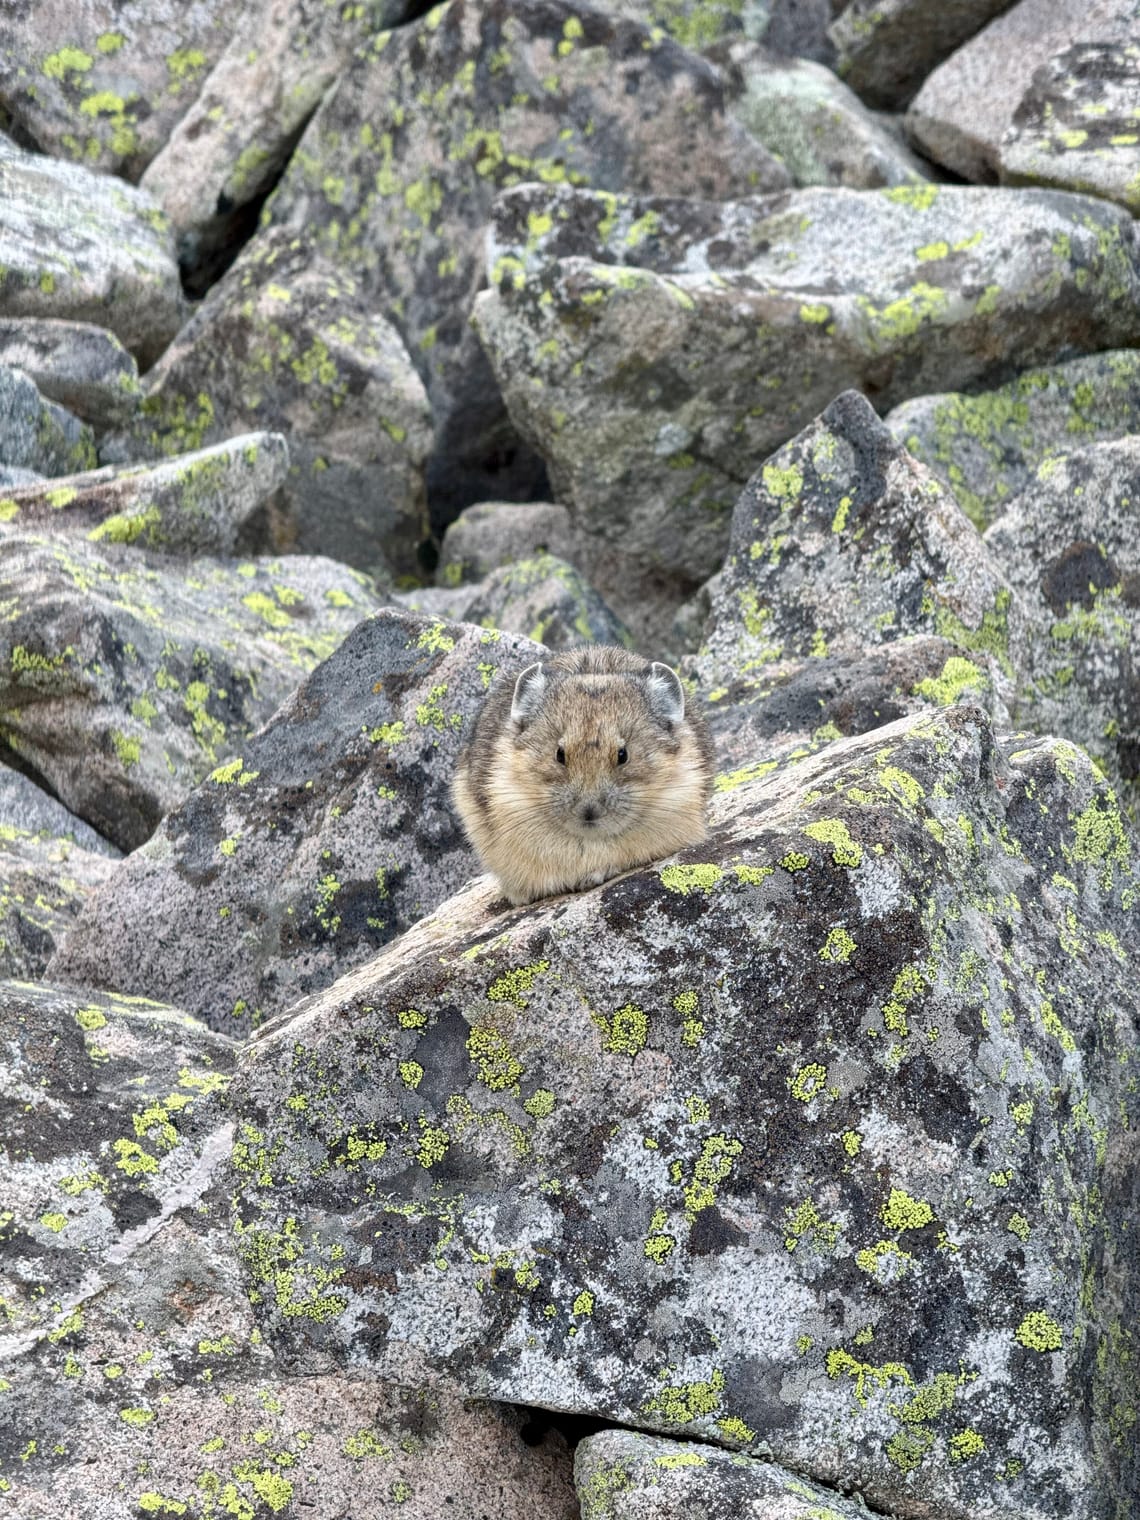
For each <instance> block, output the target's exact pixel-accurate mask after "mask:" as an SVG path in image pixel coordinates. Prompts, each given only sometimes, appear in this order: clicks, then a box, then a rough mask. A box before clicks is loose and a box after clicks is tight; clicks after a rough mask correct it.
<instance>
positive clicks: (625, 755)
mask: <svg viewBox="0 0 1140 1520" xmlns="http://www.w3.org/2000/svg"><path fill="white" fill-rule="evenodd" d="M628 759H629V750H627V749H626V747H625V745H624V744H623V745H622V747H621V749H619V750H618V764H619V765H624V764H625V762H626V761H627V760H628Z"/></svg>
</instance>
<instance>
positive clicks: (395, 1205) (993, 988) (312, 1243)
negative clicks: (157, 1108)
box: [232, 707, 1140, 1520]
mask: <svg viewBox="0 0 1140 1520" xmlns="http://www.w3.org/2000/svg"><path fill="white" fill-rule="evenodd" d="M1138 887H1140V879H1138V874H1137V856H1136V845H1135V842H1134V841H1133V840H1132V839H1131V838H1130V836H1129V834H1128V832H1127V830H1126V825H1125V823H1124V821H1123V820H1122V818H1121V816H1120V813H1119V811H1118V809H1117V807H1116V805H1115V803H1114V800H1113V797H1112V794H1111V792H1110V791H1109V790H1108V789H1107V788H1106V787H1105V786H1104V785H1103V784H1102V783H1101V782H1099V781H1098V779H1097V777H1096V775H1095V773H1094V772H1093V770H1092V768H1091V766H1090V765H1089V763H1088V761H1087V759H1086V758H1085V757H1084V756H1083V755H1082V754H1081V752H1080V751H1079V750H1077V749H1075V748H1074V747H1073V746H1071V745H1068V744H1066V743H1063V742H1061V741H1057V740H1033V739H1026V738H1024V737H1019V738H1017V739H1015V740H1014V741H1013V742H1012V743H1011V744H1009V745H1004V744H1002V745H999V744H997V743H995V740H994V736H993V733H992V731H991V730H990V728H989V725H988V724H987V723H986V721H985V720H984V718H983V716H982V714H981V713H980V711H979V710H978V709H976V708H971V707H960V708H956V709H951V710H949V711H947V712H945V713H942V714H938V715H934V716H931V715H929V714H922V715H917V716H913V717H909V718H905V719H903V720H902V721H901V722H899V723H897V724H893V725H890V726H888V727H886V728H881V729H878V730H876V731H875V732H874V733H873V734H870V735H866V736H864V737H861V738H857V739H848V740H842V741H840V742H838V743H835V744H833V745H831V746H829V747H828V748H827V749H826V750H824V751H823V752H821V753H820V754H818V755H816V756H813V757H808V758H805V759H803V760H802V761H801V762H800V763H799V764H798V765H797V766H795V767H790V768H788V769H787V770H786V771H782V772H780V773H779V774H778V775H774V776H772V777H769V778H765V779H763V780H759V781H752V782H745V783H743V784H742V785H740V786H738V787H736V788H735V789H733V790H732V791H729V792H727V793H724V794H721V795H719V796H718V797H717V798H715V799H714V802H713V805H712V830H711V834H710V837H709V839H708V840H707V841H706V843H705V844H703V845H701V846H696V847H694V848H692V849H690V850H687V851H685V852H684V853H683V854H682V856H681V857H679V858H675V859H673V860H668V861H664V862H661V863H660V864H659V865H655V866H652V867H648V868H645V869H642V870H639V871H636V872H632V873H629V874H627V875H625V876H623V877H620V878H617V879H616V880H614V881H611V882H609V883H607V884H605V885H603V886H602V887H600V888H597V889H595V890H593V891H591V892H587V893H583V894H581V895H577V896H571V897H562V898H555V899H552V900H550V901H548V902H545V903H542V904H539V905H537V906H534V907H531V908H529V909H525V910H516V911H511V912H503V911H500V906H501V905H500V903H499V902H498V900H497V898H496V892H495V889H494V888H493V887H491V886H485V885H475V886H473V887H472V888H471V889H469V890H468V891H467V892H466V893H464V894H462V895H460V896H458V897H456V898H453V899H452V900H451V901H449V902H448V903H447V904H446V905H445V906H444V907H442V908H441V909H440V910H439V911H438V912H437V913H436V914H435V915H434V916H432V917H431V918H429V919H426V920H424V921H423V922H421V923H420V924H417V925H416V926H415V927H413V928H412V929H411V930H409V932H408V933H407V934H405V935H404V936H403V937H402V938H401V939H400V940H399V941H398V942H397V943H396V944H394V945H392V946H390V947H389V948H388V949H387V950H386V951H385V952H383V953H382V954H381V955H380V956H379V957H377V958H376V959H375V960H373V961H371V962H368V963H366V964H364V965H362V966H360V967H358V968H356V969H355V970H353V971H352V972H350V973H349V974H348V975H347V976H345V977H344V978H342V979H341V980H340V981H339V982H338V983H336V984H334V986H333V987H331V988H329V989H328V990H327V991H325V992H324V993H321V994H319V995H317V996H316V997H314V998H312V999H310V1000H309V1001H308V1002H307V1003H305V1004H303V1005H302V1006H301V1007H300V1008H298V1009H297V1010H296V1011H295V1012H294V1013H292V1014H290V1015H283V1016H282V1017H281V1018H279V1019H278V1020H276V1021H274V1022H273V1023H271V1024H269V1025H267V1026H266V1027H265V1029H264V1030H262V1031H261V1032H259V1033H258V1034H257V1035H255V1037H254V1039H253V1041H252V1042H251V1044H250V1045H249V1046H247V1048H246V1050H245V1051H244V1052H243V1055H242V1058H241V1062H240V1070H239V1074H238V1077H237V1079H236V1082H235V1086H234V1089H233V1090H232V1097H233V1102H234V1104H235V1114H236V1116H237V1119H238V1122H239V1125H240V1126H241V1137H242V1144H241V1145H240V1146H239V1147H238V1148H237V1149H236V1151H235V1156H234V1162H235V1170H234V1183H235V1188H236V1206H237V1210H238V1217H239V1225H238V1249H239V1251H240V1253H241V1256H242V1259H243V1262H244V1270H245V1276H246V1281H247V1283H248V1286H249V1289H250V1293H251V1297H252V1299H253V1302H254V1305H255V1313H256V1315H257V1318H258V1322H259V1325H260V1327H261V1330H262V1333H263V1334H264V1335H265V1336H266V1338H267V1340H268V1341H269V1343H270V1344H271V1345H273V1346H274V1347H275V1348H277V1350H278V1351H279V1354H281V1355H285V1356H289V1357H291V1358H295V1359H296V1365H297V1367H298V1369H307V1370H309V1371H311V1372H317V1371H319V1370H321V1369H327V1368H328V1367H330V1366H334V1365H338V1364H344V1363H347V1362H351V1363H352V1364H354V1365H357V1366H359V1365H361V1364H362V1363H367V1365H369V1366H370V1367H371V1368H372V1369H373V1370H375V1371H377V1372H381V1373H382V1372H383V1370H384V1368H385V1367H386V1366H389V1365H399V1363H400V1362H401V1361H402V1360H403V1359H404V1358H406V1357H408V1356H410V1355H422V1356H424V1357H426V1358H427V1359H428V1360H429V1362H430V1363H431V1364H432V1365H433V1366H435V1367H437V1368H438V1369H439V1370H440V1371H441V1373H443V1374H445V1375H446V1376H447V1377H449V1378H450V1379H452V1380H453V1381H454V1382H455V1383H457V1384H458V1385H459V1386H460V1387H462V1388H465V1389H467V1390H468V1391H470V1392H471V1393H474V1394H478V1395H479V1396H481V1397H488V1398H497V1397H509V1398H511V1399H512V1400H516V1401H521V1402H527V1403H536V1404H540V1405H545V1406H548V1407H552V1408H558V1409H562V1410H568V1411H572V1412H575V1413H580V1414H583V1415H588V1416H590V1417H593V1418H601V1419H605V1420H607V1421H611V1422H613V1421H617V1422H621V1423H623V1424H626V1425H634V1426H638V1427H640V1428H642V1429H648V1430H654V1431H658V1432H661V1433H665V1434H676V1435H682V1436H693V1437H699V1438H702V1439H704V1440H712V1441H714V1442H716V1443H719V1444H726V1445H728V1446H731V1447H737V1448H740V1449H742V1450H744V1451H753V1452H757V1453H763V1454H766V1455H770V1456H772V1457H773V1458H774V1459H775V1460H776V1461H778V1462H780V1463H782V1464H783V1465H785V1466H786V1467H788V1468H790V1469H791V1470H793V1471H795V1472H797V1473H800V1474H803V1475H804V1476H805V1477H806V1478H808V1479H809V1480H810V1481H813V1482H816V1483H824V1484H827V1485H829V1486H833V1487H835V1488H837V1489H839V1490H840V1491H842V1492H849V1491H850V1490H851V1489H853V1488H857V1489H858V1490H859V1491H860V1493H861V1494H862V1495H863V1496H864V1498H865V1499H866V1501H867V1503H868V1504H869V1505H870V1506H871V1507H872V1508H874V1509H875V1510H879V1511H885V1512H891V1513H894V1514H897V1515H901V1516H907V1517H914V1520H918V1517H920V1516H931V1515H935V1514H936V1515H938V1516H939V1517H940V1520H973V1517H976V1516H977V1515H979V1514H985V1515H987V1516H991V1517H993V1520H1062V1517H1063V1520H1104V1517H1105V1516H1107V1515H1109V1514H1113V1513H1127V1511H1128V1506H1129V1503H1130V1496H1132V1495H1134V1494H1135V1492H1136V1489H1135V1482H1136V1477H1137V1474H1136V1472H1135V1466H1136V1453H1135V1447H1134V1445H1133V1443H1131V1441H1130V1440H1129V1437H1128V1434H1127V1432H1128V1428H1129V1421H1130V1419H1131V1416H1132V1412H1133V1411H1135V1409H1136V1407H1137V1397H1138V1395H1140V1389H1138V1387H1137V1365H1136V1362H1135V1359H1134V1358H1131V1357H1130V1356H1129V1355H1128V1350H1127V1348H1128V1335H1129V1330H1128V1326H1129V1324H1130V1323H1131V1320H1132V1316H1133V1315H1134V1314H1135V1311H1136V1307H1137V1304H1138V1303H1140V1277H1138V1271H1140V1269H1138V1262H1140V1253H1138V1251H1137V1240H1136V1228H1137V1227H1136V1220H1137V1217H1138V1214H1137V1207H1138V1204H1140V1165H1138V1162H1140V1146H1138V1141H1137V1134H1138V1133H1140V1128H1138V1125H1140V1112H1138V1111H1137V1110H1138V1102H1140V1099H1138V1095H1137V1092H1136V1091H1135V1083H1134V1081H1133V1076H1132V1072H1133V1070H1134V1063H1135V1062H1136V1060H1137V1058H1138V1057H1140V1044H1138V1038H1137V1017H1138V1015H1140V1003H1138V994H1137V987H1136V982H1135V977H1134V975H1133V972H1132V969H1131V963H1132V961H1133V959H1134V957H1135V955H1136V953H1137V950H1138V949H1140V945H1138V941H1137V925H1136V916H1135V911H1134V908H1135V902H1136V893H1137V890H1138ZM742 947H743V948H742Z"/></svg>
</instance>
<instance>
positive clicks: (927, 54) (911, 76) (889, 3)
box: [829, 0, 1009, 108]
mask: <svg viewBox="0 0 1140 1520" xmlns="http://www.w3.org/2000/svg"><path fill="white" fill-rule="evenodd" d="M1008 4H1009V0H957V3H956V4H954V5H943V4H941V3H940V0H850V4H847V5H844V6H843V8H842V11H841V12H840V14H839V15H838V16H837V18H836V19H835V21H834V22H833V23H832V25H831V27H830V29H829V31H830V36H831V40H832V42H833V43H834V44H835V49H836V54H837V57H836V68H837V70H838V73H839V76H840V78H841V79H843V80H845V81H846V82H847V84H849V85H850V86H851V88H852V89H853V90H855V91H856V93H857V94H859V95H861V96H862V98H863V99H864V100H865V101H866V102H867V103H868V105H873V106H885V107H890V108H897V107H899V106H901V105H905V104H906V103H907V101H908V100H909V99H910V97H911V96H912V95H913V94H914V92H915V91H916V90H917V89H918V87H919V85H920V84H921V83H922V81H923V79H925V77H926V76H927V75H928V74H929V73H930V71H931V69H932V68H933V67H934V66H935V65H936V64H938V63H940V62H941V61H942V59H943V58H945V57H947V55H948V54H951V53H953V52H954V51H955V49H957V48H959V47H960V46H961V45H962V44H963V43H965V42H967V41H968V40H969V38H971V37H972V36H973V35H974V33H975V32H977V31H978V30H979V28H981V27H983V26H985V24H986V22H987V21H989V20H990V19H991V18H992V17H994V16H996V15H998V14H1000V12H1001V11H1002V10H1004V9H1005V7H1006V6H1007V5H1008Z"/></svg>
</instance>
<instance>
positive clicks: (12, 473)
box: [0, 464, 44, 487]
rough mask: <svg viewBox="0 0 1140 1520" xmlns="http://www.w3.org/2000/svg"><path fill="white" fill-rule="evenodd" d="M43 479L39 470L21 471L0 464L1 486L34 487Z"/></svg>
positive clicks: (11, 466) (12, 466)
mask: <svg viewBox="0 0 1140 1520" xmlns="http://www.w3.org/2000/svg"><path fill="white" fill-rule="evenodd" d="M43 478H44V477H43V476H42V475H41V474H40V472H39V471H38V470H21V469H17V468H16V467H15V466H14V465H7V464H0V486H5V487H7V486H34V485H35V483H36V481H37V480H42V479H43Z"/></svg>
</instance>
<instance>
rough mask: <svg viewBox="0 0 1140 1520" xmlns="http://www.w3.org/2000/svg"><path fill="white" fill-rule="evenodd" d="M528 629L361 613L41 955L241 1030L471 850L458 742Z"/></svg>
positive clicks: (422, 897)
mask: <svg viewBox="0 0 1140 1520" xmlns="http://www.w3.org/2000/svg"><path fill="white" fill-rule="evenodd" d="M541 653H542V650H541V649H540V648H538V647H537V646H535V645H533V644H531V643H529V642H528V641H527V640H525V639H518V638H513V637H511V636H510V635H499V634H497V633H494V632H490V631H488V630H485V629H479V628H464V627H456V626H454V625H453V626H447V625H445V624H443V623H440V622H435V621H432V620H431V619H430V618H423V617H419V616H417V615H416V614H415V613H408V612H402V611H393V610H385V611H383V612H381V613H379V614H378V615H377V616H376V617H374V618H369V619H367V620H366V621H364V622H362V623H361V624H360V625H359V626H358V627H357V628H355V629H354V630H353V632H352V633H351V634H350V635H349V637H348V638H347V639H345V641H344V643H343V644H342V645H341V646H340V648H339V649H338V650H337V651H336V653H335V654H334V655H333V656H332V658H331V659H329V660H328V661H326V662H325V663H324V664H323V665H321V666H320V667H319V668H318V669H316V670H315V671H314V672H313V673H312V675H311V676H310V677H309V679H308V680H307V681H306V682H305V683H304V684H303V685H302V686H301V687H300V689H299V690H298V691H297V693H296V694H295V696H294V697H293V698H292V699H291V700H290V701H289V702H288V703H286V704H285V706H284V707H283V708H282V709H281V710H280V711H279V712H278V713H277V714H276V715H275V716H274V718H273V719H272V721H271V722H270V723H268V724H267V725H266V726H265V727H264V728H263V729H262V730H261V732H260V733H258V734H255V735H253V736H252V737H245V738H243V740H242V742H241V743H240V745H237V744H234V745H232V746H231V749H233V750H238V751H240V758H237V759H235V760H233V761H231V762H230V763H229V764H227V765H223V766H219V767H218V768H217V769H216V770H215V771H214V772H213V774H212V775H211V776H210V778H209V779H208V780H207V781H205V782H204V783H203V784H202V785H201V786H200V787H199V788H198V790H197V791H196V792H194V793H193V794H192V795H191V796H190V797H189V798H188V799H187V800H186V802H185V803H184V804H183V805H182V806H181V807H180V808H179V809H178V810H177V811H176V812H174V813H172V814H171V815H170V816H169V817H167V818H166V819H165V820H164V822H163V823H162V826H161V827H160V829H159V831H158V833H157V834H156V836H155V838H154V839H153V840H152V841H151V842H150V843H149V844H148V845H147V846H146V847H145V848H144V849H141V850H138V851H137V852H136V853H135V854H134V855H133V856H132V857H131V859H130V861H129V862H127V863H126V864H125V865H124V866H123V867H122V869H121V871H120V872H119V873H117V874H116V879H115V881H114V882H113V883H111V884H110V890H109V891H108V892H107V893H105V894H103V895H100V896H99V897H97V898H95V899H94V900H93V901H92V902H91V904H90V907H89V911H88V912H87V913H86V914H85V915H84V917H83V919H82V922H81V923H80V924H79V925H78V926H77V928H76V930H75V931H74V933H73V934H72V935H71V937H70V938H69V940H68V942H67V944H66V946H65V947H64V948H63V950H62V951H61V953H60V954H59V956H58V957H57V958H56V960H55V962H54V964H53V968H52V975H54V976H59V977H64V978H66V979H69V980H73V981H78V982H80V983H83V984H86V985H91V986H106V987H114V988H116V989H117V990H118V991H121V992H134V993H142V994H144V995H146V996H148V997H162V998H171V999H177V1000H178V1001H179V1002H180V1003H182V1004H183V1006H185V1007H187V1008H190V1009H191V1010H193V1011H194V1012H197V1013H200V1014H201V1015H202V1016H203V1017H204V1018H205V1019H206V1020H207V1021H208V1022H209V1023H211V1024H212V1025H213V1026H214V1027H216V1028H224V1029H226V1030H227V1031H229V1032H231V1033H244V1032H245V1031H246V1030H248V1029H249V1028H250V1027H251V1026H252V1025H255V1024H259V1023H261V1022H262V1020H263V1019H265V1018H266V1017H268V1016H269V1015H270V1014H273V1013H277V1012H279V1011H280V1010H281V1009H283V1008H287V1007H289V1006H290V1004H292V1003H294V1002H295V1001H296V1000H297V999H298V998H300V997H302V996H304V995H305V994H306V993H309V992H313V991H315V990H316V989H318V988H321V987H327V986H328V984H329V983H330V982H331V981H332V980H333V978H334V977H336V976H337V975H339V974H340V973H341V972H342V971H344V970H346V969H347V968H348V967H350V966H355V965H358V964H359V963H360V962H361V961H363V960H366V959H367V958H368V957H370V956H372V955H374V954H375V953H376V951H377V949H378V948H379V947H380V946H382V945H384V944H386V943H387V942H388V941H389V940H391V939H393V938H395V937H396V936H398V935H399V934H401V933H402V932H403V931H404V930H406V929H407V928H408V926H409V925H410V924H411V923H413V922H414V921H415V920H416V919H418V918H420V917H422V915H423V914H424V913H426V912H429V911H431V910H432V909H433V908H435V907H437V906H438V905H439V904H440V903H441V902H443V900H444V899H445V898H446V897H448V896H450V894H451V893H452V892H454V891H456V890H457V888H458V887H460V886H461V885H462V884H463V883H464V882H465V881H467V880H468V879H469V878H470V877H471V876H472V875H474V874H475V873H476V872H477V870H478V864H477V862H476V859H475V855H474V853H473V851H472V850H471V849H470V847H469V846H468V844H467V842H466V840H465V839H464V837H463V834H462V832H461V830H460V828H459V825H458V822H457V821H456V820H455V819H454V817H453V815H452V808H451V802H450V797H449V791H448V789H449V787H450V784H451V776H452V771H453V769H454V764H455V757H456V755H457V753H458V751H459V748H460V745H461V742H462V740H463V738H464V736H465V734H469V732H470V728H471V722H472V720H473V717H474V714H475V713H476V712H477V710H478V709H479V708H480V707H481V706H482V703H483V699H484V697H485V695H486V691H487V687H488V686H489V685H490V682H491V678H492V676H493V675H494V673H495V671H496V670H497V669H498V668H499V666H500V665H502V664H503V663H504V662H509V663H510V664H512V665H514V664H517V665H518V667H519V668H520V669H521V668H522V666H523V665H525V664H527V663H529V662H530V661H531V660H533V659H536V658H538V657H539V656H540V655H541Z"/></svg>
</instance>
